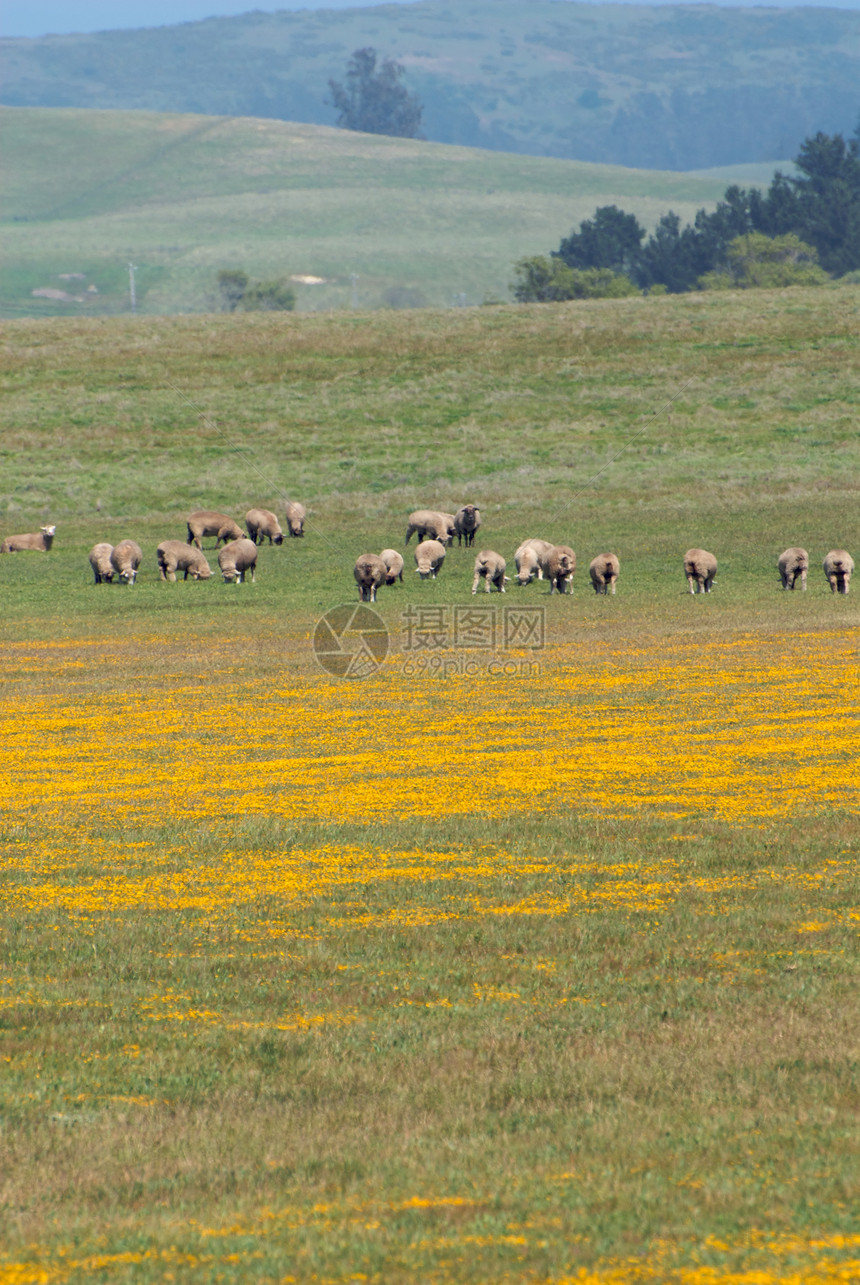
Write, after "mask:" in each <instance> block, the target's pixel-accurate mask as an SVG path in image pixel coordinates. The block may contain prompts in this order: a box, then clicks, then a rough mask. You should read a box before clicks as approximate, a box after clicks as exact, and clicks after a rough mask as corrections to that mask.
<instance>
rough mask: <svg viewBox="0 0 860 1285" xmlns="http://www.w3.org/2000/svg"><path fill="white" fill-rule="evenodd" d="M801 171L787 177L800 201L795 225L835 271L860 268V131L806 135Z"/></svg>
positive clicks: (798, 159) (799, 163)
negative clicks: (846, 136) (847, 137)
mask: <svg viewBox="0 0 860 1285" xmlns="http://www.w3.org/2000/svg"><path fill="white" fill-rule="evenodd" d="M794 163H795V165H796V166H797V168H798V169H799V170H800V174H799V175H798V176H797V177H796V178H793V179H789V182H790V184H791V186H792V187H793V189H794V193H795V196H796V198H797V204H798V214H799V218H798V222H797V225H796V226H795V228H794V229H793V230H794V231H796V232H797V233H798V234H799V235H800V236H801V237H802V238H803V239H804V240H805V241H809V242H810V244H812V245H814V246H815V248H816V250H817V251H818V257H819V260H820V262H821V266H822V267H823V268H824V269H825V270H826V271H827V272H832V273H833V274H834V275H835V276H842V275H843V273H845V272H851V271H852V270H853V269H854V268H860V136H858V134H855V136H854V138H852V139H851V140H850V141H849V142H847V143H846V141H845V139H844V138H843V137H842V135H841V134H833V135H828V134H822V133H820V132H819V133H818V134H815V135H814V136H812V137H811V138H806V139H804V141H803V143H802V144H801V148H800V152H799V153H798V155H797V156H796V158H795V162H794Z"/></svg>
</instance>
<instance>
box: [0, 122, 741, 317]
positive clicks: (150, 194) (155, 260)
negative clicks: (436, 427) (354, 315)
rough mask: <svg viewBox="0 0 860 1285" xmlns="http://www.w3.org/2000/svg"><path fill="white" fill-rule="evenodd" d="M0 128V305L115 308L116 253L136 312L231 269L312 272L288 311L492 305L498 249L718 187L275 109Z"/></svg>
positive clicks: (503, 276)
mask: <svg viewBox="0 0 860 1285" xmlns="http://www.w3.org/2000/svg"><path fill="white" fill-rule="evenodd" d="M0 122H2V128H3V139H4V141H3V170H4V182H3V185H2V192H0V224H2V227H3V256H4V271H3V277H2V285H0V315H4V316H7V317H8V316H15V315H21V314H35V315H42V314H50V313H54V312H70V313H73V314H78V313H81V312H86V313H101V312H116V311H125V310H127V309H128V306H129V300H128V269H127V264H128V261H129V259H133V260H134V262H135V263H136V265H137V269H138V271H137V293H138V301H139V306H140V310H141V311H142V312H150V313H169V312H195V311H210V310H212V309H213V307H215V306H217V305H216V303H215V299H214V288H215V279H216V276H217V273H218V271H219V270H220V269H221V268H229V267H241V268H244V269H245V270H246V271H247V272H249V273H250V274H251V275H252V276H254V277H262V278H272V277H281V276H283V277H288V276H291V275H300V276H301V275H309V276H315V277H321V278H324V281H323V282H322V283H321V284H317V285H313V286H306V285H301V284H299V285H298V286H297V290H298V294H299V308H300V309H302V310H314V309H328V308H333V307H334V308H341V307H349V306H351V304H352V302H353V299H355V302H356V303H357V304H358V305H359V306H360V307H365V308H366V307H376V306H379V305H380V304H382V303H383V302H384V300H385V296H386V291H391V290H397V289H400V290H404V289H405V290H408V291H409V292H410V293H409V294H408V295H407V296H405V297H406V299H407V301H408V300H412V301H413V302H422V301H424V302H427V303H430V304H433V305H436V306H443V307H445V306H450V305H451V304H452V302H455V301H465V302H468V303H480V302H481V301H482V300H483V299H484V298H485V296H487V295H490V296H495V297H498V298H502V299H507V297H508V283H509V281H510V278H511V275H512V272H511V268H512V264H513V263H514V261H515V260H516V259H517V258H519V257H520V256H522V255H525V254H533V253H544V252H546V251H548V250H549V249H551V248H552V247H554V246H557V245H558V243H559V241H560V239H561V237H562V236H564V235H566V234H567V233H568V232H569V231H570V230H571V228H572V227H573V226H574V225H576V224H578V223H579V221H580V220H581V219H583V218H585V217H587V216H589V215H591V214H592V213H593V211H594V209H595V208H596V206H598V205H602V204H612V203H617V204H619V205H622V206H623V207H624V208H625V209H627V210H630V211H632V212H633V213H635V214H637V215H638V217H639V218H640V220H641V221H642V222H643V223H645V224H646V225H649V226H651V225H653V224H654V223H655V222H656V220H657V219H658V218H659V216H660V215H661V214H662V213H664V212H665V210H666V209H668V208H669V207H671V208H673V209H675V210H677V211H678V212H679V213H681V214H682V215H683V216H684V217H686V218H689V217H692V215H693V213H694V212H695V210H696V209H697V208H699V207H700V206H702V205H706V204H709V203H711V202H713V201H715V200H716V199H718V197H719V196H721V195H722V193H723V191H724V189H725V186H726V183H727V181H728V177H727V175H726V174H725V173H723V172H721V173H720V175H719V177H710V176H704V177H699V176H697V175H682V174H660V173H655V172H652V171H630V170H623V169H619V168H613V167H609V166H598V165H584V164H578V163H576V162H571V161H556V160H550V159H541V158H536V157H523V156H511V155H505V154H501V153H496V152H486V151H480V150H473V149H466V148H456V147H446V146H442V145H439V144H431V143H423V142H413V141H409V140H404V139H391V138H380V137H377V136H371V135H358V134H353V133H348V132H345V131H340V130H333V129H325V128H322V127H319V126H308V125H291V124H286V123H283V122H279V121H271V120H242V119H240V120H220V119H217V118H212V117H200V116H172V115H160V114H156V113H146V112H95V111H72V110H69V111H59V110H57V111H54V110H47V109H28V108H14V109H12V108H6V109H2V112H0ZM69 273H80V274H82V277H81V278H80V279H74V280H71V281H69V280H63V279H61V276H62V274H69ZM353 273H354V274H356V276H357V280H356V281H355V283H354V284H353V282H352V279H351V274H353ZM89 285H94V286H95V287H96V288H97V291H98V293H97V294H93V293H87V286H89ZM34 289H49V290H63V291H65V292H66V293H67V294H70V295H72V296H73V300H72V301H71V302H68V303H64V302H62V301H57V300H56V299H51V298H33V296H32V291H33V290H34ZM74 296H82V298H83V301H82V302H75V301H74ZM389 297H390V296H389ZM394 301H395V302H396V301H397V298H396V297H395V298H394Z"/></svg>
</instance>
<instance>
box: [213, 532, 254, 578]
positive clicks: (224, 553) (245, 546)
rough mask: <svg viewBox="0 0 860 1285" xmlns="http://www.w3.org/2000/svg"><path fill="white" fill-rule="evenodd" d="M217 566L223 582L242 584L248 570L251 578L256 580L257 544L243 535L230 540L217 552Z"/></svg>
mask: <svg viewBox="0 0 860 1285" xmlns="http://www.w3.org/2000/svg"><path fill="white" fill-rule="evenodd" d="M218 566H219V567H220V568H221V575H222V576H223V577H224V583H225V584H231V583H232V584H244V583H245V576H246V575H247V574H248V572H249V571H250V573H251V580H252V581H254V580H256V570H257V546H256V544H254V541H253V540H247V539H245V537H244V536H243V537H242V539H241V540H231V541H230V543H229V544H225V545H224V548H223V549H222V550H221V552H220V553H219V554H218Z"/></svg>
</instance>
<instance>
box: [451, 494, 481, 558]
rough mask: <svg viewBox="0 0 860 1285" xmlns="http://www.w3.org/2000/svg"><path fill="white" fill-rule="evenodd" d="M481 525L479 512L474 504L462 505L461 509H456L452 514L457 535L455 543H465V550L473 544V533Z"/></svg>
mask: <svg viewBox="0 0 860 1285" xmlns="http://www.w3.org/2000/svg"><path fill="white" fill-rule="evenodd" d="M480 525H481V511H480V509H479V508H478V506H477V505H476V504H464V505H463V507H462V509H458V510H457V512H456V513H455V514H454V530H455V532H456V534H457V543H458V544H462V543H463V541H464V540H465V541H466V548H467V549H468V547H469V545H471V544H474V543H475V532H476V531H477V530H478V527H479V526H480Z"/></svg>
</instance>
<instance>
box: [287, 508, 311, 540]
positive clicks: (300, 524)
mask: <svg viewBox="0 0 860 1285" xmlns="http://www.w3.org/2000/svg"><path fill="white" fill-rule="evenodd" d="M284 509H285V512H286V515H287V526H288V527H289V529H290V535H292V536H296V537H297V538H298V537H300V536H303V535H304V533H305V517H306V516H307V513H306V510H305V506H304V505H303V504H298V503H297V502H296V501H295V500H287V503H286V504H285V506H284Z"/></svg>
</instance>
